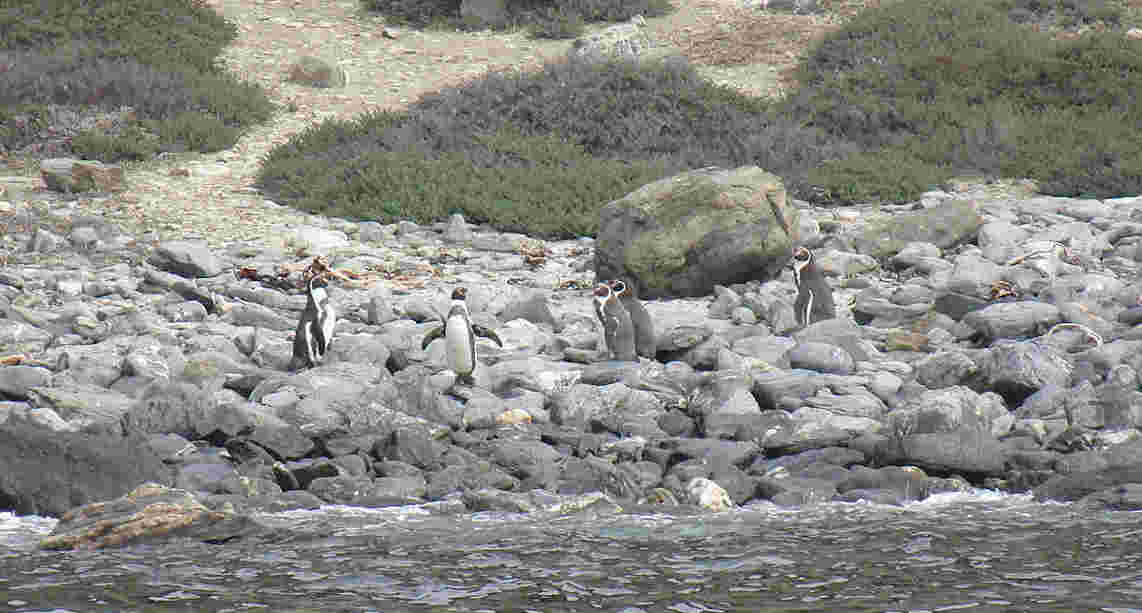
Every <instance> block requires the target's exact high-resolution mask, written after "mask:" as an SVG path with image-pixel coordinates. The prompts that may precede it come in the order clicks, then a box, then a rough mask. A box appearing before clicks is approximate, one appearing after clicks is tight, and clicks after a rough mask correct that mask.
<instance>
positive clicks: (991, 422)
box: [890, 386, 1012, 436]
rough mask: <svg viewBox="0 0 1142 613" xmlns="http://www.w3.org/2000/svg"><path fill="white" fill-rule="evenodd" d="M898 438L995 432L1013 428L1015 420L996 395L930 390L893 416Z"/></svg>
mask: <svg viewBox="0 0 1142 613" xmlns="http://www.w3.org/2000/svg"><path fill="white" fill-rule="evenodd" d="M890 417H891V421H892V426H893V429H894V431H895V432H896V433H897V434H931V433H937V432H954V431H959V430H962V429H971V430H982V431H985V432H994V433H995V434H996V435H997V436H998V435H1000V434H1005V433H1006V431H1007V430H1009V429H1010V428H1011V423H1012V417H1011V416H1010V415H1009V414H1008V412H1007V408H1006V406H1005V405H1004V404H1003V399H1002V398H1000V397H999V396H998V395H996V394H995V393H993V392H984V393H983V394H977V393H976V392H974V391H972V390H970V389H968V388H966V387H962V386H955V387H949V388H945V389H939V390H929V391H925V392H923V393H922V394H920V396H919V398H917V399H916V400H913V401H911V402H909V403H908V404H907V405H906V406H905V407H904V408H902V409H900V410H898V411H894V412H892V413H891V415H890Z"/></svg>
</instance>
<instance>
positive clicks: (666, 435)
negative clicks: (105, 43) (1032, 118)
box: [0, 182, 1142, 547]
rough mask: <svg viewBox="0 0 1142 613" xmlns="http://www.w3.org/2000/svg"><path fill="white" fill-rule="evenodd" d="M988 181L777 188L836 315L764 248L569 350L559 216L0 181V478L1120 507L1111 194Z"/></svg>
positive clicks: (575, 335) (79, 516) (104, 535)
mask: <svg viewBox="0 0 1142 613" xmlns="http://www.w3.org/2000/svg"><path fill="white" fill-rule="evenodd" d="M994 188H995V186H994V185H988V184H986V183H985V182H966V183H963V184H953V185H949V186H947V187H946V191H938V192H929V193H927V194H925V195H924V196H923V198H922V199H921V200H920V201H918V202H915V203H910V204H908V205H905V206H880V207H871V206H870V207H856V208H848V209H814V208H812V207H810V206H809V205H807V204H806V203H801V202H793V203H792V205H793V206H794V207H795V208H796V209H797V212H798V214H799V221H798V224H797V225H798V235H799V238H800V240H799V242H800V244H802V245H805V246H808V247H810V248H812V249H813V250H814V253H815V254H816V257H817V262H818V265H819V266H820V267H821V268H822V270H823V271H824V272H825V274H826V278H827V279H828V281H829V283H830V285H831V286H832V287H833V290H834V298H835V301H836V304H837V311H838V317H837V319H834V320H827V321H822V322H818V323H815V324H812V325H809V326H807V327H805V328H803V329H798V326H797V325H796V321H795V318H794V316H793V310H792V304H793V298H794V295H795V288H794V285H793V283H792V278H791V274H790V272H789V271H788V270H785V271H784V272H781V273H780V274H779V275H778V276H777V277H776V278H774V279H772V280H768V281H766V282H761V281H758V280H753V281H749V282H745V283H734V284H728V285H717V286H715V287H714V291H713V294H712V295H709V296H703V297H698V298H660V299H655V300H650V301H647V302H646V308H647V310H648V312H649V313H650V315H651V316H652V318H653V319H654V321H655V326H656V329H657V330H658V352H657V356H656V358H657V359H655V360H646V359H643V360H642V361H641V362H638V363H635V362H617V361H597V360H598V358H597V357H596V356H597V349H598V343H599V336H600V332H599V325H598V322H597V320H596V319H595V316H594V311H593V307H592V302H591V299H592V298H591V288H592V287H593V285H594V283H595V281H596V279H595V272H594V271H595V265H596V243H595V241H593V240H591V239H580V240H574V241H543V240H539V239H536V238H533V237H527V236H523V235H517V234H506V233H500V232H496V231H493V230H490V229H487V228H483V227H477V226H474V225H472V224H468V223H466V222H465V221H464V220H463V219H462V218H460V217H459V216H454V217H453V218H452V219H450V220H449V221H448V222H447V223H441V224H438V225H434V226H418V225H416V224H413V223H408V222H404V223H400V224H394V225H380V224H377V223H375V222H364V223H356V222H349V221H345V220H337V219H324V218H319V217H314V218H313V219H312V221H313V223H312V225H308V226H296V227H292V228H289V229H288V230H283V233H282V235H281V236H274V237H267V238H266V240H263V241H260V242H235V243H231V244H229V245H227V246H226V247H225V248H223V249H211V248H208V247H206V245H205V243H195V242H190V241H170V242H161V241H153V240H151V238H150V237H148V236H135V235H132V234H130V233H129V231H128V230H127V229H126V228H123V227H119V226H116V225H114V224H111V223H108V222H107V221H106V220H104V219H103V218H100V217H98V216H92V215H89V214H87V213H85V211H84V209H83V207H81V206H79V205H78V204H77V203H76V202H75V201H74V200H71V201H69V200H68V199H67V197H65V196H62V195H60V194H56V193H54V192H50V191H47V190H44V189H37V190H32V191H28V192H24V193H23V200H21V201H4V202H0V228H3V231H2V232H0V260H2V261H0V264H2V267H0V361H2V362H0V363H2V364H3V365H2V366H0V509H10V510H15V511H17V512H19V513H35V514H40V515H49V516H60V515H63V514H65V513H67V512H68V511H69V510H72V509H75V510H74V511H72V512H71V513H69V514H68V515H67V518H68V520H67V521H65V522H63V523H61V525H60V528H59V529H58V530H57V532H59V534H58V535H57V536H54V537H52V538H53V540H51V542H50V543H45V546H53V547H72V546H82V545H84V544H87V545H103V544H117V543H122V542H130V541H131V540H132V539H133V538H136V537H138V538H142V537H145V536H148V535H151V536H153V535H165V534H189V535H192V536H194V537H195V538H202V539H206V540H211V539H214V540H225V539H228V538H232V537H234V536H236V535H240V534H242V533H243V531H245V530H249V529H251V528H250V526H251V525H252V522H248V521H246V519H248V518H249V517H251V516H252V515H251V514H254V513H256V512H258V511H277V510H286V509H296V508H314V507H317V506H319V505H322V504H346V505H360V506H372V507H376V506H389V505H407V504H425V505H426V508H429V509H432V510H433V511H434V512H442V513H458V512H474V511H481V510H507V511H516V512H544V511H552V510H559V509H570V508H574V509H579V508H582V507H584V506H588V505H593V504H601V503H604V502H605V504H610V505H618V506H619V507H630V506H632V505H634V506H638V505H646V504H669V505H692V506H695V507H696V508H704V509H707V510H711V511H717V510H721V509H725V508H728V507H729V506H732V505H743V504H748V503H751V502H758V501H771V502H773V503H775V504H778V505H783V506H797V505H805V504H813V503H815V502H819V501H829V500H843V501H855V500H872V501H876V502H881V503H889V504H899V503H903V502H906V501H909V500H917V499H923V498H925V497H927V496H929V495H931V494H933V493H937V492H942V491H949V490H958V489H962V488H967V487H969V486H976V487H987V488H997V489H1002V490H1006V491H1028V490H1033V491H1034V492H1035V495H1036V496H1037V497H1039V498H1042V499H1054V500H1082V501H1084V504H1092V505H1101V506H1111V507H1115V508H1142V437H1140V435H1139V426H1142V378H1140V376H1139V373H1140V372H1142V197H1133V198H1120V199H1115V200H1105V201H1099V200H1083V199H1067V198H1053V197H1041V196H1034V195H1010V194H1007V195H1005V194H1004V193H1002V190H1000V191H999V192H997V191H996V190H995V189H994ZM266 206H273V205H272V203H269V204H267V205H266ZM600 242H602V238H600ZM317 255H321V256H324V257H326V258H328V261H329V262H330V264H331V266H332V267H333V268H334V269H335V270H338V271H341V272H342V273H344V274H345V275H346V278H348V279H350V282H347V283H334V284H332V287H331V298H332V300H333V302H334V304H335V305H336V306H337V309H338V312H339V313H340V321H339V324H338V326H337V330H336V335H335V337H334V341H333V343H332V346H331V348H330V351H329V354H328V356H327V358H326V360H325V361H324V363H323V364H321V365H320V366H318V367H316V368H313V369H309V370H303V371H300V372H289V371H288V370H287V366H288V364H289V362H290V358H291V346H292V337H293V332H294V329H295V327H296V325H297V319H298V316H299V315H300V313H301V310H302V309H303V308H304V306H305V297H304V294H303V293H302V292H301V291H300V289H299V287H300V283H299V281H300V275H301V270H302V269H303V268H304V266H305V265H306V264H307V263H308V262H309V261H311V260H312V258H313V257H314V256H317ZM457 285H463V286H465V287H467V288H468V305H469V308H470V310H471V312H472V316H473V319H474V320H475V321H477V322H479V323H481V324H482V325H484V326H487V327H491V328H494V329H495V330H496V332H497V334H498V335H499V337H500V338H501V339H502V341H503V347H502V348H500V347H497V346H496V345H494V344H492V343H489V342H486V341H482V340H481V341H480V344H479V353H480V362H481V364H480V366H479V367H478V368H477V369H476V371H475V373H474V376H475V379H476V382H477V384H476V386H463V385H456V384H455V380H454V379H455V376H454V374H453V373H451V372H450V371H448V370H446V369H445V368H444V363H445V360H444V355H443V347H441V344H440V343H436V344H433V345H430V346H429V347H428V350H427V351H425V350H422V349H421V339H422V338H423V337H424V335H425V334H426V333H427V332H428V331H429V330H431V329H433V328H434V327H436V326H438V325H439V321H438V320H437V317H438V313H441V312H446V311H447V306H448V299H449V295H450V293H451V291H452V289H453V288H454V287H456V286H457ZM144 483H150V484H152V485H148V486H146V487H144V488H141V489H138V490H136V488H137V487H138V486H140V485H142V484H144ZM170 488H174V489H173V490H172V489H170ZM133 490H134V493H133V494H132V495H131V496H130V497H126V498H121V499H118V500H116V501H115V502H114V503H105V504H102V505H97V506H95V507H92V506H88V507H82V508H79V509H76V507H80V506H81V505H89V504H91V503H97V502H101V501H108V500H111V499H116V498H117V497H120V496H124V495H125V494H127V493H128V492H132V491H133ZM178 490H184V492H181V493H180V492H178ZM151 499H154V500H159V501H162V503H163V504H161V505H149V506H148V505H147V504H146V501H147V500H151ZM143 510H146V512H147V513H151V514H157V517H155V518H153V521H141V517H142V516H141V515H140V513H142V512H143ZM100 513H105V514H107V515H105V516H103V517H104V518H103V519H102V520H98V519H92V518H93V517H94V518H98V517H100ZM116 518H118V519H116ZM144 519H145V518H144ZM101 522H102V523H101ZM131 522H134V523H133V524H131V525H135V526H136V527H135V528H123V529H124V530H125V532H123V531H121V532H115V530H113V529H110V528H108V526H120V527H123V526H127V525H128V524H130V523H131ZM93 526H94V527H93ZM156 526H162V527H163V528H162V529H156ZM211 526H216V527H217V530H215V531H213V532H212V530H211V529H210V527H211ZM236 526H238V527H236ZM176 528H177V529H176ZM69 530H70V531H71V532H69ZM109 535H110V536H109Z"/></svg>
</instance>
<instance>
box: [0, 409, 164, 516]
mask: <svg viewBox="0 0 1142 613" xmlns="http://www.w3.org/2000/svg"><path fill="white" fill-rule="evenodd" d="M171 478H172V477H171V474H170V470H169V469H167V468H166V467H165V466H164V465H163V462H162V459H161V458H159V456H158V455H156V454H155V452H154V451H152V450H151V447H150V446H149V445H147V444H145V441H144V440H143V439H142V438H140V437H135V436H130V437H124V436H118V435H111V434H89V433H70V432H53V431H51V430H48V429H45V428H40V427H37V426H34V425H29V424H25V423H13V422H12V421H9V423H7V424H5V425H3V426H0V510H12V511H15V512H16V513H18V514H21V515H23V514H34V515H47V516H51V517H58V516H60V515H63V514H64V513H66V512H67V511H68V510H70V509H71V508H72V507H75V506H76V505H81V504H87V503H90V502H96V501H100V500H107V499H110V498H114V497H116V496H122V495H123V494H126V493H127V492H128V491H130V490H131V488H133V487H135V486H136V485H138V484H140V483H143V482H145V481H155V482H159V483H170V481H171Z"/></svg>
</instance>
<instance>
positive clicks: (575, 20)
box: [528, 7, 587, 40]
mask: <svg viewBox="0 0 1142 613" xmlns="http://www.w3.org/2000/svg"><path fill="white" fill-rule="evenodd" d="M530 21H531V24H530V25H529V26H528V33H529V34H530V35H531V37H532V38H550V39H553V40H561V39H568V38H578V37H580V36H582V35H583V32H584V31H585V30H586V28H587V22H586V21H584V20H583V17H582V16H581V15H579V14H578V13H574V12H571V11H567V10H564V9H563V8H562V7H545V8H543V9H541V10H538V11H536V12H535V13H533V18H532V19H531V20H530Z"/></svg>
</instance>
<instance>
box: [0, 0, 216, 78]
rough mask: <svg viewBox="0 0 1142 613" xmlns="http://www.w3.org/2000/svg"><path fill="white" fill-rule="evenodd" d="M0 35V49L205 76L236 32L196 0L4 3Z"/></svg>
mask: <svg viewBox="0 0 1142 613" xmlns="http://www.w3.org/2000/svg"><path fill="white" fill-rule="evenodd" d="M0 32H3V33H4V36H3V37H0V49H8V50H24V51H27V50H48V49H53V50H58V51H68V52H70V51H77V52H79V53H81V54H84V55H87V56H89V57H101V58H108V59H128V58H130V59H134V60H137V61H141V62H146V63H149V64H152V65H155V66H167V67H180V68H181V67H189V68H193V69H195V70H198V71H201V72H208V71H212V70H214V66H213V62H214V58H216V57H217V56H218V54H219V53H221V52H222V49H223V48H224V47H225V46H226V45H227V44H228V43H230V41H232V40H234V38H235V37H236V36H237V34H238V29H237V27H236V26H235V25H234V24H232V23H230V22H228V21H226V20H225V19H223V18H222V17H221V16H220V15H218V13H217V12H215V11H214V10H213V9H211V8H210V7H208V6H206V5H205V3H203V2H201V1H200V0H100V1H99V2H68V1H55V2H29V1H27V0H3V1H2V2H0Z"/></svg>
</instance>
